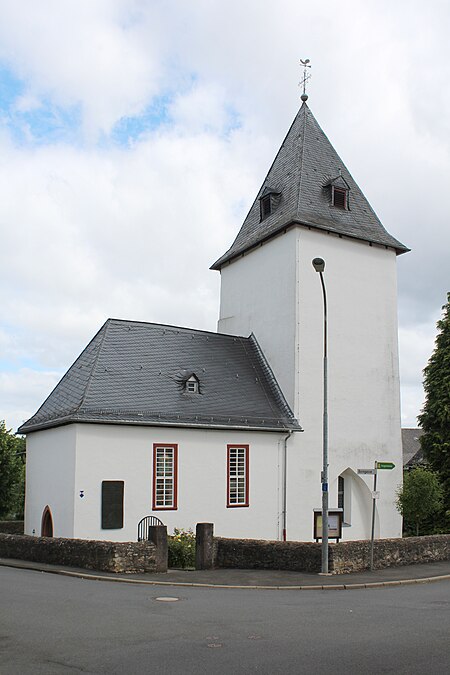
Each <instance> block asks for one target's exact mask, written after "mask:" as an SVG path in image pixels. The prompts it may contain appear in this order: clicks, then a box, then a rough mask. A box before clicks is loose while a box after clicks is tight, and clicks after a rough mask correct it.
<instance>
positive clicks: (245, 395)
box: [19, 95, 408, 541]
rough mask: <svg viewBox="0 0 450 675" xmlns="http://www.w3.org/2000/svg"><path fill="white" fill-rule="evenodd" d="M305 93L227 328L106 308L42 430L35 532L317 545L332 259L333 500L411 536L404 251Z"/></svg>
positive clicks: (224, 294)
mask: <svg viewBox="0 0 450 675" xmlns="http://www.w3.org/2000/svg"><path fill="white" fill-rule="evenodd" d="M306 99H307V97H306V96H305V95H304V96H303V97H302V100H303V103H302V106H301V108H300V110H299V112H298V113H297V115H296V117H295V119H294V122H293V124H292V126H291V128H290V129H289V131H288V133H287V136H286V138H285V139H284V141H283V144H282V146H281V148H280V150H279V151H278V154H277V155H276V157H275V159H274V162H273V164H272V166H271V167H270V169H269V172H268V174H267V176H266V178H265V180H264V182H263V184H262V186H261V188H260V190H259V192H258V194H257V196H256V199H255V201H254V202H253V205H252V206H251V208H250V211H249V213H248V215H247V217H246V218H245V220H244V223H243V225H242V227H241V229H240V231H239V233H238V235H237V237H236V239H235V241H234V242H233V244H232V245H231V247H230V248H229V250H228V251H227V252H226V253H224V254H223V255H222V256H221V257H220V258H218V260H217V261H216V262H215V263H214V264H213V265H212V268H211V269H213V270H217V271H219V272H220V275H221V294H220V313H219V323H218V332H217V333H208V332H206V331H200V330H194V329H190V328H180V327H175V326H165V325H159V324H152V323H145V322H142V321H127V320H119V319H108V321H107V322H106V323H105V324H104V326H102V327H101V328H100V330H99V332H98V333H97V334H96V336H95V337H94V338H93V339H92V340H91V342H90V343H89V344H88V346H87V347H86V348H85V349H84V351H83V352H82V353H81V355H80V356H79V358H78V359H77V360H76V361H75V363H74V364H73V365H72V366H71V367H70V368H69V370H68V371H67V373H66V374H65V375H64V377H63V378H62V380H61V381H60V382H59V383H58V385H57V386H56V387H55V389H54V390H53V391H52V393H51V394H50V396H49V397H48V398H47V399H46V401H44V403H43V404H42V406H41V407H40V408H39V410H38V411H37V412H36V414H35V415H34V416H33V417H31V418H30V419H29V420H28V421H27V422H25V423H24V424H23V425H22V426H21V427H20V429H19V432H20V433H26V434H27V483H26V485H27V487H26V491H27V492H26V512H25V532H26V533H27V534H35V535H40V534H46V535H54V536H61V537H77V538H84V539H109V540H115V541H128V540H135V539H136V538H137V526H138V523H139V521H140V520H141V519H142V518H144V517H145V516H149V515H150V516H156V517H158V518H159V519H160V520H161V521H162V522H163V523H164V524H166V525H167V526H168V530H169V532H170V531H172V530H173V528H194V527H195V524H196V523H197V522H213V523H214V526H215V533H216V534H217V535H218V536H225V537H227V536H228V537H241V538H255V539H284V538H287V539H288V540H301V541H311V540H312V539H313V536H314V535H313V518H314V511H315V509H316V510H317V509H320V507H321V500H322V493H321V490H322V486H321V470H322V415H323V361H322V359H323V323H324V305H323V297H322V288H321V283H320V278H319V275H318V274H317V273H316V271H315V269H314V267H313V265H312V260H313V259H314V258H317V257H320V258H322V259H323V260H324V261H325V271H324V273H323V278H324V279H325V283H326V289H327V320H328V411H329V426H328V428H329V469H328V473H329V491H330V497H329V504H330V509H331V508H335V509H341V510H342V516H343V529H342V538H343V539H344V540H355V539H367V538H369V537H370V529H371V515H372V503H373V497H374V495H373V492H372V487H373V486H372V481H373V476H372V475H368V474H364V473H363V474H359V473H358V470H360V469H370V468H373V467H374V465H375V462H388V463H392V464H394V465H395V468H394V469H392V470H390V471H383V472H380V474H379V476H378V485H377V488H378V494H377V495H376V497H377V498H376V500H375V503H376V511H375V536H376V537H383V538H384V537H400V536H401V532H402V526H401V518H400V515H399V514H398V512H397V510H396V508H395V496H396V495H395V493H396V489H397V487H398V485H400V484H401V481H402V441H401V425H400V391H399V371H398V346H397V286H396V257H397V255H399V254H401V253H404V252H406V251H407V250H408V249H407V248H406V247H405V246H404V245H403V244H401V243H400V242H399V241H397V240H396V239H395V238H394V237H393V236H391V235H390V234H389V233H388V232H387V231H386V230H385V229H384V227H383V226H382V224H381V223H380V221H379V220H378V218H377V216H376V214H375V213H374V211H373V210H372V208H371V206H370V205H369V203H368V201H367V200H366V198H365V197H364V195H363V193H362V192H361V190H360V188H359V187H358V185H357V184H356V183H355V181H354V180H353V178H352V176H351V175H350V173H349V172H348V170H347V169H346V167H345V165H344V164H343V162H342V160H341V159H340V158H339V156H338V155H337V153H336V151H335V150H334V148H333V147H332V145H331V143H330V141H329V140H328V138H327V137H326V135H325V134H324V132H323V131H322V129H321V128H320V126H319V125H318V123H317V121H316V120H315V118H314V116H313V114H312V113H311V111H310V109H309V107H308V105H307V102H306Z"/></svg>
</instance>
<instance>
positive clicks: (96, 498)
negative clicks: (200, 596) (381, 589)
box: [25, 424, 286, 541]
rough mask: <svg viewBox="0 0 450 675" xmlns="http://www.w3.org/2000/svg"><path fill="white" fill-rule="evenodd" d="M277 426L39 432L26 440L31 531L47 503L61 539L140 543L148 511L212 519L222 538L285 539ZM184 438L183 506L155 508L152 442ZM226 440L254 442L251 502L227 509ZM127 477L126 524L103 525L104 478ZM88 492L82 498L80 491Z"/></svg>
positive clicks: (190, 523)
mask: <svg viewBox="0 0 450 675" xmlns="http://www.w3.org/2000/svg"><path fill="white" fill-rule="evenodd" d="M285 437H286V434H284V435H283V434H280V433H277V432H249V431H228V430H227V431H225V430H205V429H183V428H175V427H172V428H168V427H146V426H126V425H109V424H68V425H66V426H63V427H58V428H56V429H49V430H43V431H36V432H34V433H32V434H30V435H29V437H28V444H27V499H26V510H25V533H26V534H36V535H39V534H40V531H41V518H42V514H43V511H44V509H45V507H46V506H48V507H49V508H50V510H51V513H52V518H53V528H54V529H53V534H54V536H56V537H76V538H81V539H99V540H113V541H133V540H136V538H137V524H138V522H139V520H140V519H141V518H143V517H144V516H146V515H155V516H157V517H159V518H160V519H161V520H162V521H163V522H164V524H166V525H167V526H168V531H169V532H171V531H173V528H174V527H182V528H185V529H187V528H193V529H194V530H195V525H196V523H198V522H213V523H214V524H215V532H216V534H217V535H218V536H225V537H226V536H229V537H253V538H261V539H279V538H281V527H282V524H281V512H282V504H283V500H282V475H283V466H282V462H283V448H284V442H283V439H284V438H285ZM154 443H158V444H164V443H167V444H169V443H176V444H178V508H177V509H176V510H155V511H153V510H152V476H153V444H154ZM227 444H237V445H242V444H244V445H249V506H248V507H232V508H227ZM104 480H121V481H124V483H125V486H124V526H123V528H121V529H117V530H110V529H108V530H103V529H102V528H101V484H102V481H104ZM81 493H82V494H83V497H81V496H80V494H81Z"/></svg>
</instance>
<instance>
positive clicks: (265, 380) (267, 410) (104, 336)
mask: <svg viewBox="0 0 450 675" xmlns="http://www.w3.org/2000/svg"><path fill="white" fill-rule="evenodd" d="M193 373H194V374H195V375H196V376H197V378H198V379H199V382H200V393H199V394H189V393H187V392H186V391H185V387H184V383H185V381H186V379H187V377H189V376H190V375H191V374H193ZM76 421H80V422H110V423H130V424H152V425H153V424H157V425H158V424H165V425H175V426H176V425H183V426H200V427H227V428H254V429H276V430H280V431H282V430H290V429H296V430H299V429H300V426H299V424H298V422H297V420H295V418H294V416H293V414H292V411H291V410H290V408H289V406H288V404H287V403H286V400H285V399H284V396H283V394H282V392H281V390H280V388H279V386H278V384H277V382H276V380H275V377H274V375H273V373H272V371H271V369H270V367H269V365H268V363H267V361H266V359H265V358H264V355H263V354H262V352H261V350H260V348H259V345H258V343H257V341H256V339H255V337H254V336H250V337H248V338H245V337H235V336H230V335H222V334H220V333H208V332H206V331H199V330H194V329H190V328H178V327H175V326H164V325H160V324H151V323H144V322H137V321H123V320H119V319H108V321H107V322H106V323H105V324H104V326H103V327H102V328H101V329H100V331H99V332H98V333H97V335H96V336H95V337H94V338H93V340H92V341H91V342H90V343H89V344H88V346H87V347H86V349H85V350H84V351H83V352H82V354H81V355H80V356H79V358H78V359H77V360H76V361H75V363H74V364H73V365H72V366H71V368H70V369H69V370H68V371H67V373H66V374H65V375H64V377H63V378H62V379H61V381H60V382H59V383H58V384H57V386H56V387H55V389H54V390H53V392H52V393H51V394H50V396H49V397H48V398H47V399H46V401H44V403H43V404H42V406H41V407H40V408H39V410H38V411H37V412H36V414H35V415H34V416H33V417H31V418H30V419H29V420H28V421H27V422H25V423H24V424H23V425H22V426H21V427H20V433H28V432H30V431H35V430H37V429H42V428H48V427H52V426H59V425H61V424H66V423H68V422H76Z"/></svg>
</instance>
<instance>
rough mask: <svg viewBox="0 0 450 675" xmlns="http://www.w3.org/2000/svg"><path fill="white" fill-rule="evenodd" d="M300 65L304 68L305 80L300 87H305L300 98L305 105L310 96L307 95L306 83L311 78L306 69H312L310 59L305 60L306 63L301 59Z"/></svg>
mask: <svg viewBox="0 0 450 675" xmlns="http://www.w3.org/2000/svg"><path fill="white" fill-rule="evenodd" d="M300 64H301V65H302V66H303V79H302V80H300V82H299V83H298V86H299V87H301V86H302V85H303V94H302V95H301V97H300V98H301V99H302V101H303V103H305V102H306V101H307V100H308V94H307V93H306V83H307V82H308V80H309V79H310V78H311V73H308V71H307V70H306V69H307V68H311V66H310V65H309V59H305V60H304V61H303V59H300Z"/></svg>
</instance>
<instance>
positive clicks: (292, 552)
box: [213, 534, 450, 574]
mask: <svg viewBox="0 0 450 675" xmlns="http://www.w3.org/2000/svg"><path fill="white" fill-rule="evenodd" d="M328 557H329V570H330V572H333V573H334V574H346V573H348V572H360V571H363V570H367V569H369V567H370V541H345V542H339V543H338V544H334V543H333V544H330V546H329V554H328ZM321 560H322V552H321V544H320V543H318V544H316V543H308V542H294V541H288V542H283V541H259V540H255V539H223V538H221V537H214V549H213V565H214V567H221V568H227V567H228V568H237V569H272V570H291V571H295V572H320V570H321ZM439 560H450V534H440V535H433V536H428V537H407V538H404V539H378V540H376V541H375V542H374V568H375V569H381V568H384V567H394V566H399V565H412V564H416V563H428V562H435V561H439Z"/></svg>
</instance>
